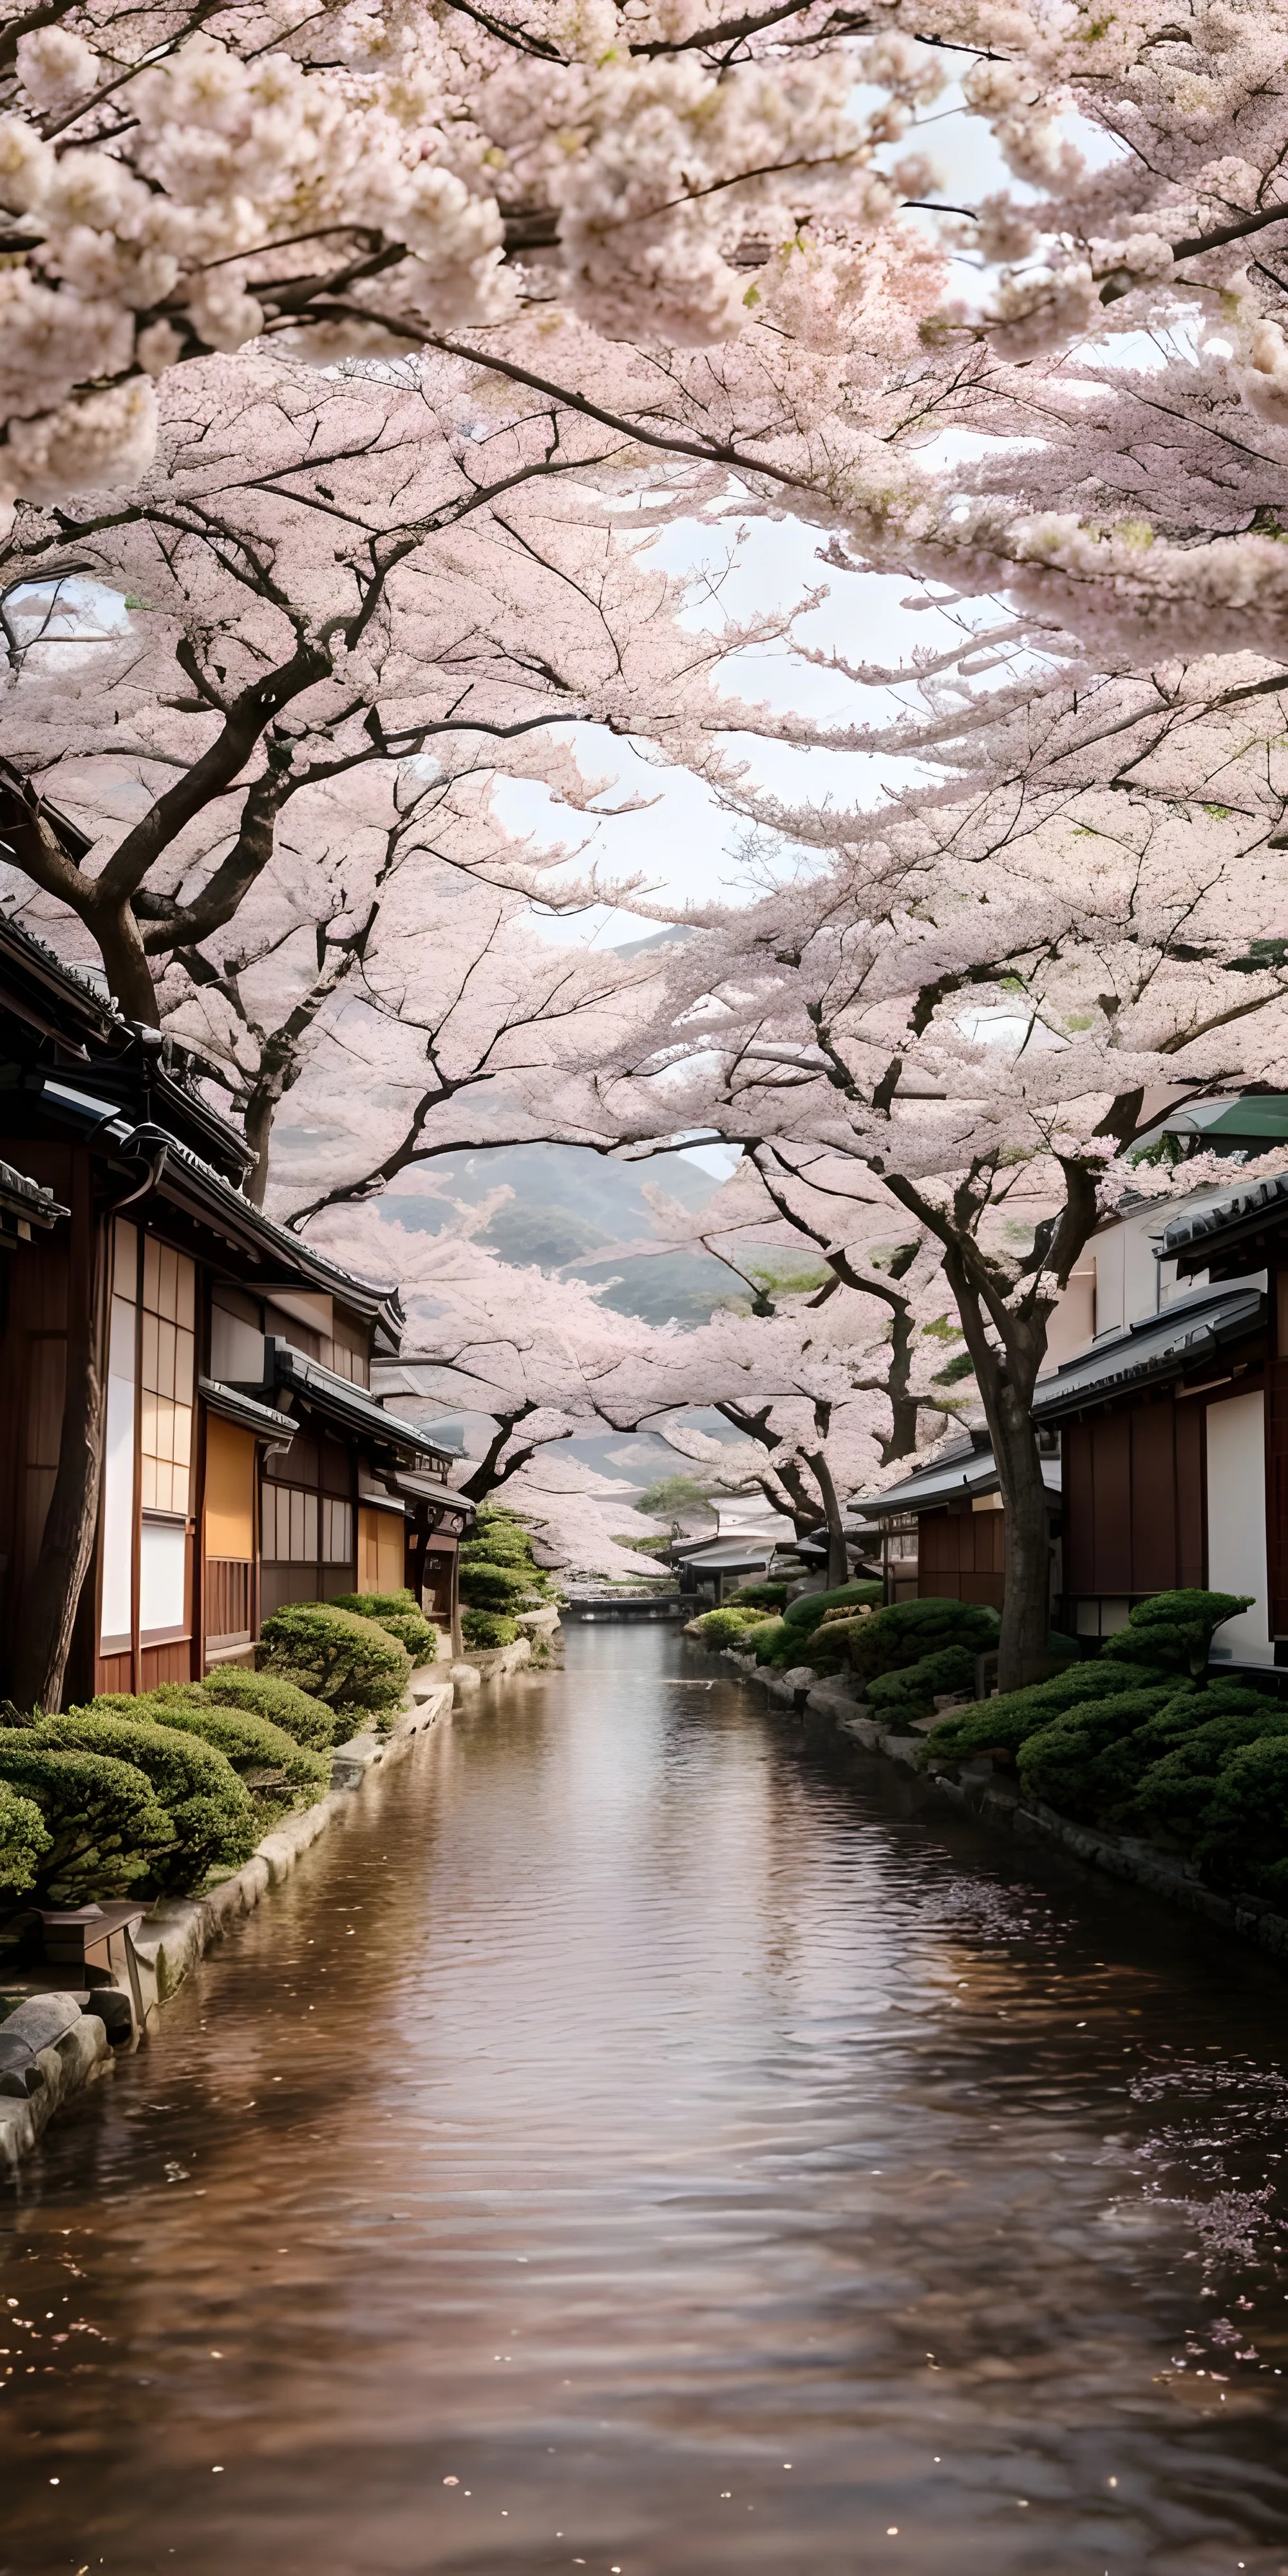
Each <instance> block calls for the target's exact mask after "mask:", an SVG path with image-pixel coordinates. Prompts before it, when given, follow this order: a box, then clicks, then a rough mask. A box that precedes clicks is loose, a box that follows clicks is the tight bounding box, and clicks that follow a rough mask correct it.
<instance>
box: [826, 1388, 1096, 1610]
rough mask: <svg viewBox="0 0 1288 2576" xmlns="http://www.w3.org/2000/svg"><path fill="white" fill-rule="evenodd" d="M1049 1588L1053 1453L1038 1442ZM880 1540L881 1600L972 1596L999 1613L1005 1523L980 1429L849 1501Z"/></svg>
mask: <svg viewBox="0 0 1288 2576" xmlns="http://www.w3.org/2000/svg"><path fill="white" fill-rule="evenodd" d="M1042 1479H1043V1483H1044V1484H1045V1486H1046V1490H1047V1500H1048V1505H1049V1520H1050V1543H1051V1591H1052V1602H1053V1604H1054V1602H1055V1600H1056V1598H1057V1596H1058V1594H1059V1590H1060V1527H1061V1493H1060V1458H1059V1452H1058V1445H1057V1443H1056V1441H1055V1440H1050V1441H1049V1442H1047V1443H1046V1444H1045V1454H1044V1455H1043V1459H1042ZM854 1511H855V1517H856V1519H858V1520H860V1521H862V1522H863V1523H864V1524H865V1525H866V1526H867V1527H868V1528H869V1529H870V1530H872V1531H873V1532H874V1533H875V1534H876V1535H877V1537H878V1538H879V1539H880V1543H881V1552H882V1562H883V1566H884V1571H885V1582H886V1598H887V1600H888V1601H911V1600H923V1601H924V1600H928V1599H938V1600H945V1601H976V1602H981V1603H983V1604H985V1605H986V1606H987V1607H988V1608H989V1609H993V1610H1000V1609H1001V1607H1002V1600H1003V1595H1004V1593H1005V1588H1006V1586H1005V1571H1006V1520H1005V1515H1004V1512H1003V1508H1002V1497H1001V1493H1000V1491H999V1480H998V1473H997V1463H996V1460H995V1459H994V1456H993V1451H992V1447H991V1444H990V1442H989V1438H988V1434H987V1432H984V1431H973V1432H968V1433H967V1435H966V1436H965V1438H964V1439H962V1440H960V1441H957V1442H954V1444H953V1446H952V1447H951V1448H949V1449H944V1450H941V1451H940V1453H939V1455H938V1457H936V1458H933V1459H929V1460H928V1461H927V1462H926V1464H925V1465H924V1466H922V1467H917V1468H914V1470H913V1473H912V1474H911V1475H910V1476H904V1477H902V1478H901V1479H900V1482H899V1483H898V1484H897V1485H887V1487H886V1489H885V1492H884V1493H881V1494H873V1495H872V1496H870V1498H869V1499H868V1500H867V1501H866V1502H860V1503H856V1504H855V1506H854Z"/></svg>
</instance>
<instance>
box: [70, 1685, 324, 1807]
mask: <svg viewBox="0 0 1288 2576" xmlns="http://www.w3.org/2000/svg"><path fill="white" fill-rule="evenodd" d="M73 1714H74V1715H76V1716H80V1715H82V1714H84V1715H88V1716H90V1717H121V1718H126V1719H132V1718H134V1717H140V1718H144V1719H147V1720H149V1721H151V1723H152V1724H154V1725H156V1726H168V1727H171V1728H174V1729H176V1730H178V1731H179V1732H181V1733H183V1734H185V1735H195V1736H197V1737H199V1738H200V1740H201V1742H202V1743H203V1744H213V1745H214V1748H215V1751H216V1752H217V1753H222V1754H223V1756H224V1758H225V1760H226V1761H227V1762H229V1763H231V1765H232V1768H233V1770H234V1771H235V1772H236V1774H237V1777H238V1779H239V1780H241V1781H242V1782H243V1784H244V1785H245V1786H246V1787H247V1788H249V1789H250V1790H251V1792H252V1794H253V1795H255V1796H257V1797H258V1799H259V1803H260V1805H261V1807H262V1806H263V1804H264V1801H265V1799H267V1801H268V1803H269V1804H270V1805H271V1806H272V1807H273V1810H274V1812H275V1813H277V1814H281V1813H282V1812H283V1811H284V1809H286V1808H288V1807H291V1806H293V1805H295V1803H296V1799H297V1793H299V1795H300V1797H301V1801H302V1803H304V1804H309V1803H311V1801H312V1800H313V1799H314V1798H316V1797H317V1796H318V1795H319V1793H320V1792H321V1791H322V1790H323V1789H325V1788H327V1787H329V1785H330V1780H331V1764H330V1761H329V1760H328V1758H327V1756H326V1755H325V1754H324V1753H317V1752H311V1751H306V1749H305V1747H304V1746H303V1745H301V1744H297V1743H296V1741H295V1738H294V1736H292V1735H287V1734H286V1733H285V1732H284V1731H283V1729H282V1728H281V1727H280V1726H273V1725H272V1724H271V1723H270V1721H269V1720H268V1719H267V1718H265V1717H259V1716H257V1715H256V1714H255V1713H254V1712H253V1711H252V1710H251V1709H246V1708H221V1707H219V1705H218V1703H217V1702H216V1701H213V1700H209V1699H207V1697H206V1694H205V1692H204V1691H203V1690H202V1689H201V1688H200V1685H199V1684H194V1685H193V1686H192V1687H191V1688H190V1689H188V1690H182V1689H175V1690H173V1691H171V1690H166V1689H165V1688H164V1687H163V1688H162V1689H161V1690H157V1691H147V1692H141V1693H140V1695H139V1697H138V1698H137V1699H126V1698H124V1697H123V1696H121V1695H119V1694H117V1693H115V1692H104V1693H102V1694H100V1696H99V1698H98V1699H95V1700H91V1702H90V1704H89V1708H88V1710H86V1711H81V1710H76V1711H74V1712H73ZM264 1775H271V1776H264ZM260 1822H261V1824H262V1823H263V1816H262V1815H261V1817H260Z"/></svg>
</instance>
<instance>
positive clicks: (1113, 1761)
mask: <svg viewBox="0 0 1288 2576" xmlns="http://www.w3.org/2000/svg"><path fill="white" fill-rule="evenodd" d="M1121 1669H1122V1668H1121V1666H1120V1667H1119V1670H1120V1672H1121ZM1174 1688H1175V1685H1174V1683H1171V1682H1169V1681H1167V1680H1165V1679H1159V1680H1154V1681H1151V1680H1150V1679H1148V1677H1147V1676H1146V1675H1145V1674H1144V1673H1142V1674H1141V1677H1140V1679H1139V1681H1136V1682H1133V1683H1132V1684H1131V1686H1130V1687H1128V1688H1126V1689H1123V1690H1119V1691H1114V1692H1111V1693H1109V1694H1108V1696H1107V1697H1104V1698H1101V1699H1096V1700H1084V1701H1083V1702H1082V1703H1081V1705H1080V1706H1078V1707H1075V1708H1070V1709H1066V1711H1065V1713H1064V1715H1063V1716H1062V1717H1054V1718H1052V1719H1051V1721H1050V1723H1049V1725H1047V1726H1043V1727H1039V1729H1038V1732H1037V1734H1036V1735H1030V1736H1029V1737H1027V1738H1026V1740H1025V1742H1024V1743H1023V1744H1022V1745H1021V1746H1020V1751H1019V1772H1020V1784H1021V1787H1023V1788H1024V1789H1027V1790H1028V1791H1029V1792H1030V1793H1031V1794H1032V1795H1033V1796H1034V1797H1038V1798H1042V1799H1044V1800H1045V1802H1046V1804H1047V1805H1048V1806H1049V1807H1059V1808H1060V1810H1061V1812H1062V1813H1063V1814H1064V1815H1066V1816H1076V1817H1078V1818H1079V1819H1080V1820H1081V1821H1082V1822H1083V1823H1086V1824H1090V1823H1093V1822H1095V1821H1096V1819H1097V1818H1099V1817H1101V1816H1103V1815H1104V1814H1105V1812H1106V1810H1107V1809H1108V1808H1110V1807H1112V1806H1114V1805H1116V1804H1117V1802H1118V1800H1119V1799H1120V1798H1121V1797H1122V1796H1123V1794H1124V1792H1125V1791H1126V1790H1127V1788H1128V1787H1129V1785H1130V1780H1131V1773H1132V1764H1133V1760H1134V1758H1135V1756H1134V1754H1133V1750H1132V1745H1131V1739H1132V1738H1133V1737H1134V1736H1135V1735H1136V1733H1137V1731H1138V1729H1139V1728H1141V1727H1142V1726H1144V1724H1145V1722H1146V1720H1147V1719H1148V1718H1151V1717H1154V1716H1155V1715H1156V1714H1157V1712H1158V1711H1159V1710H1160V1709H1162V1708H1165V1707H1166V1705H1167V1702H1168V1700H1169V1699H1170V1698H1171V1696H1172V1693H1173V1690H1174Z"/></svg>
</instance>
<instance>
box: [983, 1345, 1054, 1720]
mask: <svg viewBox="0 0 1288 2576" xmlns="http://www.w3.org/2000/svg"><path fill="white" fill-rule="evenodd" d="M1006 1393H1007V1396H1008V1397H1010V1398H1011V1401H1010V1402H1009V1403H1004V1404H1003V1406H1002V1408H1001V1411H1002V1416H1003V1419H1002V1421H1001V1422H999V1424H998V1426H997V1428H996V1429H994V1431H993V1455H994V1457H995V1458H996V1460H997V1472H998V1478H999V1481H1000V1483H1001V1488H1002V1501H1003V1505H1004V1507H1005V1513H1006V1577H1005V1581H1006V1593H1005V1600H1004V1604H1003V1609H1002V1634H1001V1637H1000V1639H999V1643H998V1659H997V1678H998V1686H999V1688H1000V1689H1002V1690H1004V1691H1006V1690H1020V1689H1022V1688H1023V1686H1024V1684H1025V1683H1026V1682H1035V1681H1041V1680H1042V1678H1043V1676H1044V1674H1045V1673H1046V1671H1047V1669H1048V1661H1049V1658H1048V1651H1047V1637H1048V1633H1049V1631H1050V1626H1051V1539H1050V1506H1049V1504H1048V1501H1047V1492H1046V1487H1045V1485H1044V1484H1043V1481H1042V1461H1041V1458H1040V1456H1039V1453H1038V1444H1037V1435H1036V1433H1035V1431H1034V1429H1033V1424H1032V1422H1031V1421H1030V1420H1029V1418H1028V1414H1027V1408H1026V1409H1025V1411H1024V1413H1023V1414H1022V1415H1021V1417H1020V1418H1019V1420H1018V1421H1014V1422H1012V1421H1009V1420H1007V1419H1006V1417H1007V1416H1008V1415H1009V1414H1011V1413H1012V1411H1013V1409H1014V1399H1013V1392H1012V1390H1010V1389H1009V1388H1008V1389H1007V1390H1006Z"/></svg>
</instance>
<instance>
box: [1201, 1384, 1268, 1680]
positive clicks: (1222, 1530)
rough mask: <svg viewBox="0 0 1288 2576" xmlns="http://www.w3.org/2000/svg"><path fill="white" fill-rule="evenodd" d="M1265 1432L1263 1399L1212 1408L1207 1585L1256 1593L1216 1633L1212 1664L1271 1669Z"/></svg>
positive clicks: (1238, 1400) (1234, 1398)
mask: <svg viewBox="0 0 1288 2576" xmlns="http://www.w3.org/2000/svg"><path fill="white" fill-rule="evenodd" d="M1265 1443H1266V1432H1265V1404H1264V1399H1263V1397H1262V1396H1261V1394H1260V1393H1257V1394H1255V1395H1235V1396H1231V1397H1230V1398H1229V1399H1228V1400H1227V1401H1226V1402H1225V1403H1224V1404H1210V1405H1209V1406H1208V1408H1207V1541H1208V1582H1209V1584H1210V1586H1211V1588H1212V1590H1213V1591H1214V1592H1251V1593H1252V1594H1253V1595H1254V1600H1253V1606H1252V1608H1251V1609H1250V1610H1245V1611H1244V1612H1243V1614H1242V1616H1241V1617H1240V1618H1238V1619H1229V1620H1227V1622H1226V1624H1225V1626H1224V1627H1223V1628H1218V1630H1217V1633H1216V1640H1215V1643H1214V1645H1213V1648H1212V1655H1213V1660H1214V1662H1218V1663H1224V1662H1228V1661H1229V1660H1230V1659H1231V1658H1233V1659H1234V1660H1235V1661H1237V1662H1239V1663H1258V1664H1270V1663H1273V1661H1274V1649H1273V1647H1272V1645H1271V1642H1270V1623H1269V1615H1268V1611H1267V1595H1268V1590H1269V1585H1268V1581H1267V1575H1266V1445H1265Z"/></svg>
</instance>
